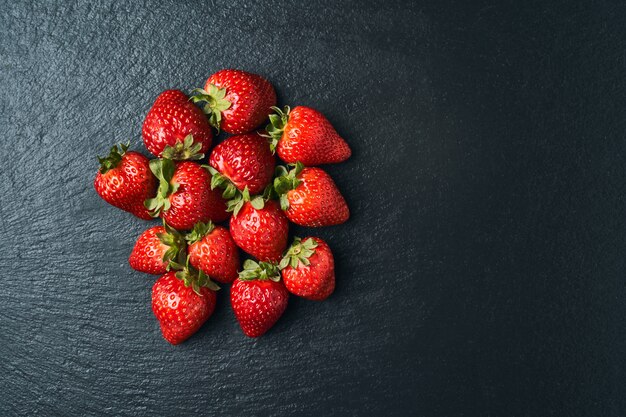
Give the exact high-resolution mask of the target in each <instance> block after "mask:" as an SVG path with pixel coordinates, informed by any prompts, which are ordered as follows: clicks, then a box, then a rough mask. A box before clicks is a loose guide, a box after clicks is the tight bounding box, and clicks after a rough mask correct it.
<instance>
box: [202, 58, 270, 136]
mask: <svg viewBox="0 0 626 417" xmlns="http://www.w3.org/2000/svg"><path fill="white" fill-rule="evenodd" d="M193 93H197V94H196V95H194V96H192V100H193V101H194V102H199V101H204V102H206V103H207V104H206V105H205V106H204V112H205V113H206V114H208V115H209V120H210V123H211V125H212V126H213V127H215V128H216V129H217V130H218V132H219V130H220V129H222V130H223V131H224V132H226V133H231V134H239V133H247V132H251V131H253V130H254V129H256V128H257V127H259V126H260V125H261V124H262V123H263V121H265V119H266V118H267V115H268V114H269V112H270V108H271V107H272V106H275V105H276V92H275V91H274V87H272V84H270V83H269V81H267V80H266V79H265V78H263V77H261V76H260V75H256V74H252V73H250V72H245V71H241V70H235V69H225V70H222V71H218V72H216V73H215V74H213V75H211V76H210V77H209V79H208V80H207V81H206V84H205V86H204V90H203V89H200V88H198V89H195V90H194V91H193Z"/></svg>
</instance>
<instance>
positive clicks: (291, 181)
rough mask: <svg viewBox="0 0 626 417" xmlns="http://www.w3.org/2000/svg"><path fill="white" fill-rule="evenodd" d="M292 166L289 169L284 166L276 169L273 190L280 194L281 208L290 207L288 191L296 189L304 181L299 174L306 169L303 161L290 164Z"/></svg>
mask: <svg viewBox="0 0 626 417" xmlns="http://www.w3.org/2000/svg"><path fill="white" fill-rule="evenodd" d="M289 166H291V167H292V169H291V170H289V171H287V168H285V167H284V166H281V165H279V166H277V167H276V171H275V178H274V184H273V187H272V188H273V190H274V193H276V195H278V197H279V200H280V208H281V209H283V210H287V209H288V208H289V200H288V199H287V192H289V191H291V190H295V189H296V187H298V185H300V183H301V182H302V181H300V180H299V179H298V175H299V174H300V173H301V172H302V170H303V169H304V165H303V164H302V163H301V162H296V163H295V164H289Z"/></svg>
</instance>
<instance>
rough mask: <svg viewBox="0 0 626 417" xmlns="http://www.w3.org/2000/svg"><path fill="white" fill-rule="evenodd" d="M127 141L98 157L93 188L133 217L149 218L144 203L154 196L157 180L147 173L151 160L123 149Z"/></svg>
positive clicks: (126, 146)
mask: <svg viewBox="0 0 626 417" xmlns="http://www.w3.org/2000/svg"><path fill="white" fill-rule="evenodd" d="M127 150H128V144H125V145H124V144H120V145H119V149H118V147H117V146H113V147H112V148H111V152H110V153H109V156H107V157H105V158H98V160H99V161H100V170H99V171H98V173H97V174H96V179H95V181H94V187H95V189H96V192H97V193H98V194H99V195H100V197H102V199H103V200H104V201H106V202H107V203H109V204H111V205H113V206H115V207H117V208H120V209H122V210H124V211H128V212H129V213H132V214H134V215H135V216H137V217H139V218H141V219H145V220H149V219H150V218H151V216H150V213H149V212H148V210H146V208H145V207H144V205H143V202H144V200H145V199H146V198H150V197H152V196H154V193H155V192H156V186H157V181H156V179H155V178H154V177H153V176H152V174H151V173H150V167H149V164H150V160H149V159H148V158H146V157H145V156H143V155H142V154H140V153H137V152H126V151H127Z"/></svg>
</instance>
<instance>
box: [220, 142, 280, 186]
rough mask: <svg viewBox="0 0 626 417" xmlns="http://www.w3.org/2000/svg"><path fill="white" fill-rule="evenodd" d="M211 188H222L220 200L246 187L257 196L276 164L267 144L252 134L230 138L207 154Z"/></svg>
mask: <svg viewBox="0 0 626 417" xmlns="http://www.w3.org/2000/svg"><path fill="white" fill-rule="evenodd" d="M209 164H210V165H211V166H210V167H208V168H209V171H210V172H211V174H212V175H213V178H212V182H211V187H212V188H215V187H221V188H225V189H226V190H225V191H224V194H223V196H224V198H233V197H234V196H235V194H236V191H237V190H239V191H243V190H244V189H245V188H246V187H248V191H249V192H250V194H259V193H261V192H262V191H263V189H264V188H265V187H266V186H267V185H268V184H269V183H270V182H271V181H272V175H273V174H274V166H275V164H276V161H275V160H274V155H272V151H271V150H270V147H269V145H268V143H267V141H266V140H265V139H264V138H262V137H261V136H259V135H257V134H256V133H250V134H246V135H237V136H231V137H229V138H228V139H226V140H225V141H224V142H222V143H220V144H219V145H217V146H216V147H215V148H214V149H213V151H212V152H211V157H210V159H209Z"/></svg>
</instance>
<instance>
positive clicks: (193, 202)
mask: <svg viewBox="0 0 626 417" xmlns="http://www.w3.org/2000/svg"><path fill="white" fill-rule="evenodd" d="M170 182H171V183H177V184H179V187H178V190H177V191H176V192H175V193H173V194H172V195H170V196H169V200H170V203H171V207H170V208H169V209H168V210H166V211H163V212H162V213H161V217H162V218H163V219H165V221H166V222H167V224H169V225H170V226H172V227H173V228H174V229H177V230H189V229H192V228H193V226H194V225H195V224H196V223H198V222H208V221H209V220H211V221H213V222H216V223H217V222H222V221H224V220H226V219H228V217H229V216H230V213H228V212H226V201H225V200H224V199H223V198H222V193H221V191H220V190H218V189H215V190H211V175H210V174H209V173H208V172H207V170H206V169H204V168H202V167H201V166H200V165H199V164H196V163H194V162H189V161H184V162H178V163H177V164H176V171H175V172H174V176H173V177H172V180H171V181H170Z"/></svg>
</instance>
